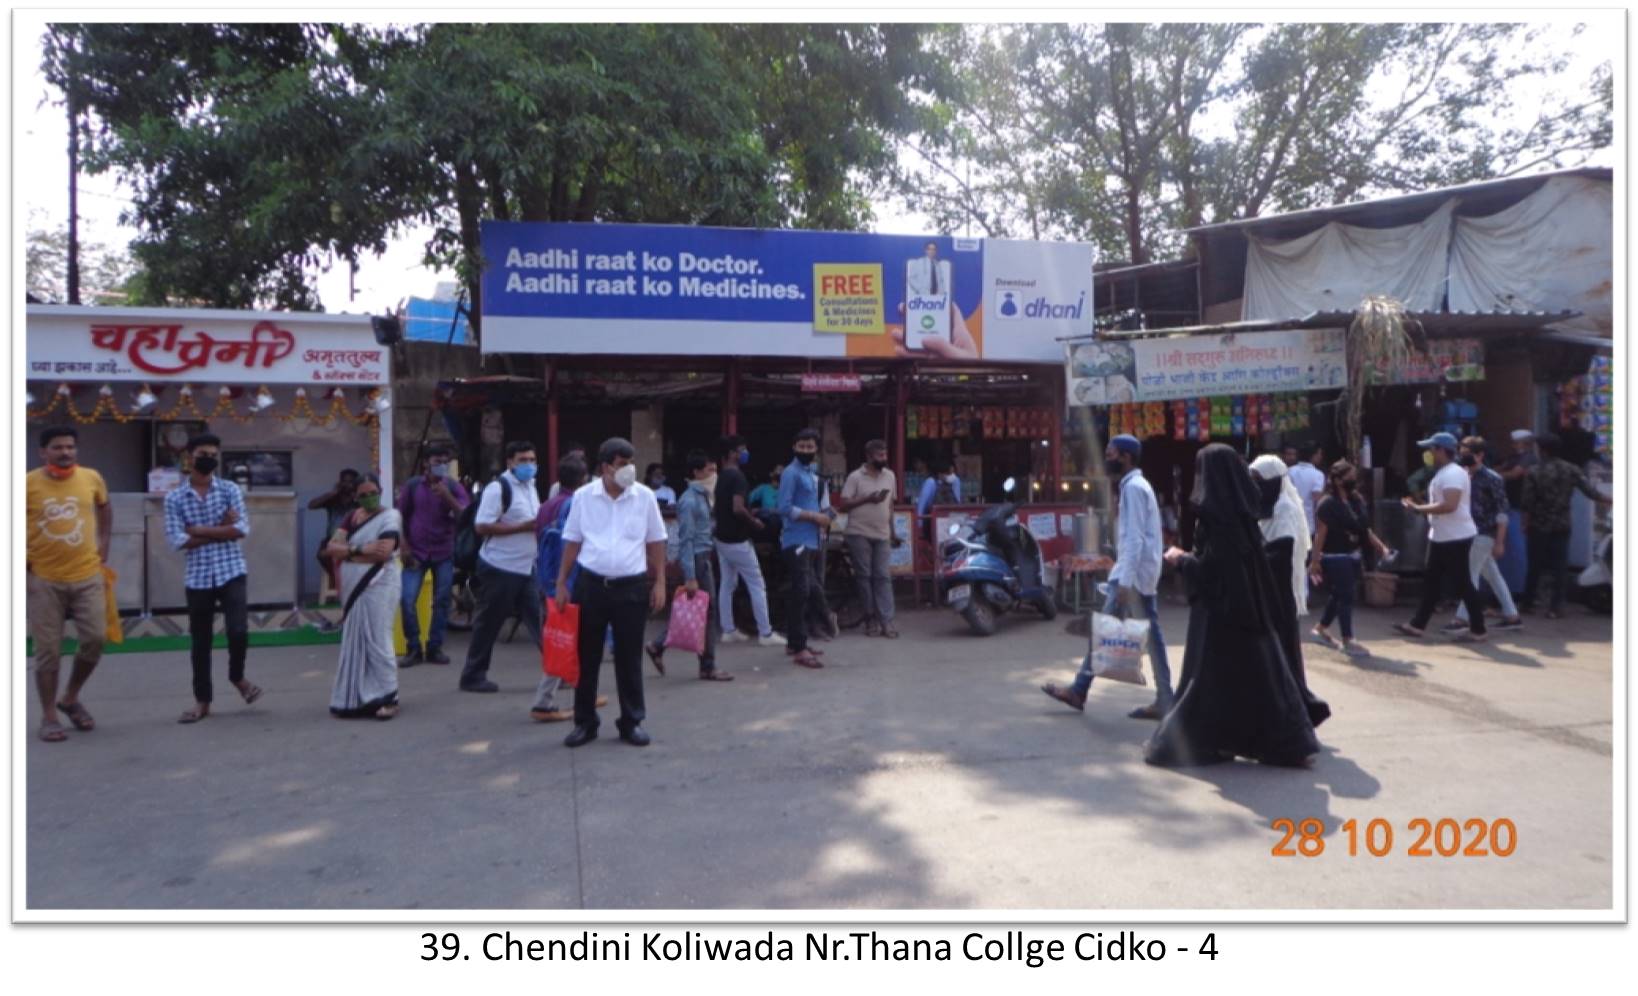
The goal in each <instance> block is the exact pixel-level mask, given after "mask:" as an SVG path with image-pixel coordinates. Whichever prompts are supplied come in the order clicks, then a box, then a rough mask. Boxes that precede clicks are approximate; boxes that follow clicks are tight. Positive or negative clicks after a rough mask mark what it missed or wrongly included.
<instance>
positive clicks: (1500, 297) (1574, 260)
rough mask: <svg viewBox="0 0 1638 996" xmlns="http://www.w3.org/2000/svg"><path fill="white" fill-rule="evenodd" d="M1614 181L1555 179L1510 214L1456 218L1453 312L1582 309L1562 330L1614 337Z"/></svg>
mask: <svg viewBox="0 0 1638 996" xmlns="http://www.w3.org/2000/svg"><path fill="white" fill-rule="evenodd" d="M1613 194H1614V191H1613V187H1612V186H1611V184H1609V183H1607V182H1605V181H1601V180H1595V179H1592V178H1590V177H1582V176H1555V177H1552V178H1551V179H1549V180H1548V181H1547V182H1546V183H1544V184H1542V186H1541V189H1539V190H1537V191H1536V192H1535V193H1533V194H1531V195H1530V196H1529V197H1526V198H1525V199H1524V200H1522V201H1519V202H1518V203H1517V204H1515V205H1513V206H1512V207H1510V208H1507V209H1506V210H1503V211H1498V212H1496V213H1495V214H1492V215H1486V216H1485V217H1482V218H1462V217H1458V218H1457V219H1456V234H1455V237H1454V239H1453V240H1452V243H1451V251H1450V310H1452V311H1497V310H1502V311H1549V312H1552V311H1563V310H1564V309H1566V308H1568V309H1571V310H1574V311H1579V312H1581V313H1582V317H1580V318H1572V319H1568V320H1566V321H1563V322H1559V323H1556V325H1555V327H1557V328H1563V329H1571V330H1575V331H1585V332H1593V333H1597V334H1600V335H1610V334H1611V332H1612V323H1611V314H1612V310H1611V303H1612V294H1613V287H1612V285H1611V280H1612V279H1613V277H1614V269H1613V266H1614V257H1613V255H1612V239H1613V236H1614V232H1613V229H1612V221H1611V219H1612V218H1613V217H1614V214H1613V202H1612V197H1613Z"/></svg>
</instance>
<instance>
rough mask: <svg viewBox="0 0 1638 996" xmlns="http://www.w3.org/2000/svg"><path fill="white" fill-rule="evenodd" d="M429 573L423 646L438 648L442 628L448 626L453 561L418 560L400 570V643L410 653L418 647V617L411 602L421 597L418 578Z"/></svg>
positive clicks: (419, 635) (419, 632) (419, 647)
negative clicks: (429, 615)
mask: <svg viewBox="0 0 1638 996" xmlns="http://www.w3.org/2000/svg"><path fill="white" fill-rule="evenodd" d="M429 570H430V571H431V572H432V623H431V625H430V626H428V627H427V646H429V647H442V646H443V645H444V631H445V630H446V629H448V627H449V603H450V597H451V592H452V591H453V590H454V588H455V562H454V561H453V560H450V559H448V558H445V559H443V560H430V561H429V560H421V561H417V562H416V566H415V567H413V568H408V567H406V568H405V569H404V591H403V594H402V596H401V597H400V598H399V608H400V609H401V610H402V611H403V615H404V645H405V646H407V647H408V648H409V651H410V653H414V652H415V651H417V650H419V649H421V620H420V619H419V618H417V616H416V614H415V603H416V602H417V601H419V600H420V598H421V581H422V578H423V576H424V575H425V574H426V572H427V571H429Z"/></svg>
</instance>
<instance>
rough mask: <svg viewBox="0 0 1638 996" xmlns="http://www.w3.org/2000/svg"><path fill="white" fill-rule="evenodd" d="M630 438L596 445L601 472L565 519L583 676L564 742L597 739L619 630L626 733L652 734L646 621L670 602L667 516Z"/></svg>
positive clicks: (560, 594) (561, 594) (563, 581)
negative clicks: (647, 723) (601, 682)
mask: <svg viewBox="0 0 1638 996" xmlns="http://www.w3.org/2000/svg"><path fill="white" fill-rule="evenodd" d="M636 455H637V451H636V449H635V448H633V447H632V445H631V443H630V442H628V441H626V440H624V439H620V438H619V437H615V438H612V439H608V440H605V441H604V442H603V445H602V447H600V448H599V450H598V453H597V461H598V464H599V465H600V466H601V467H602V474H601V475H600V476H599V477H597V478H596V479H595V480H593V481H592V482H591V483H590V484H587V485H586V486H585V487H583V488H581V489H580V490H579V491H576V492H575V496H574V503H573V504H571V505H570V506H569V519H568V521H567V522H565V523H564V524H563V561H562V563H561V565H559V567H558V571H557V595H556V601H557V605H558V607H559V608H563V607H566V606H567V605H568V604H569V601H570V598H569V596H570V590H569V575H570V573H571V572H573V571H574V569H575V567H576V566H578V567H579V568H580V574H579V576H578V577H577V578H576V579H575V582H574V591H573V595H574V601H575V603H577V604H578V605H579V606H580V642H579V650H580V684H579V686H578V687H577V688H576V689H575V693H574V731H573V732H572V733H570V734H569V735H568V736H567V737H565V738H564V740H563V746H565V747H580V746H583V745H585V744H588V743H590V742H592V741H593V740H595V739H597V727H598V724H599V720H598V718H597V679H598V672H599V671H601V670H602V667H603V636H604V633H605V632H607V631H608V630H610V629H612V630H613V631H614V684H615V690H616V691H617V692H618V694H619V696H620V718H619V719H617V720H616V721H615V724H614V725H615V728H616V729H618V730H619V731H620V739H621V740H624V741H625V742H626V743H628V744H631V745H632V746H634V747H646V746H648V744H649V742H650V740H649V735H648V733H647V732H646V731H644V730H643V727H642V723H643V720H644V719H645V718H646V716H647V712H646V710H645V708H644V704H643V624H644V622H645V621H646V620H647V619H648V615H649V613H651V612H659V611H660V610H661V609H663V608H665V540H666V531H665V520H664V519H663V518H661V517H660V505H659V503H658V502H656V501H655V500H654V492H652V491H650V490H649V489H648V488H647V487H645V486H644V485H643V484H641V483H639V482H638V480H637V468H636V467H635V466H634V465H633V464H632V462H631V461H632V458H633V457H635V456H636Z"/></svg>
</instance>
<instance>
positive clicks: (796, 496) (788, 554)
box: [779, 429, 831, 667]
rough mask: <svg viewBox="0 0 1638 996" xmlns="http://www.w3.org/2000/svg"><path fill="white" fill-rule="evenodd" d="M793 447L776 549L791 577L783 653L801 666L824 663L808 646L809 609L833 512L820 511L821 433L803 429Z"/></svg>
mask: <svg viewBox="0 0 1638 996" xmlns="http://www.w3.org/2000/svg"><path fill="white" fill-rule="evenodd" d="M792 449H793V450H794V452H795V453H796V459H794V460H792V461H791V463H790V466H788V467H786V468H785V473H784V475H783V476H782V477H780V479H779V517H780V518H781V519H783V520H784V527H783V529H782V530H781V532H780V536H779V546H780V553H781V555H782V556H783V558H784V560H785V572H786V574H787V575H788V576H789V578H790V595H789V598H788V600H787V602H786V606H785V631H786V632H785V636H786V640H787V646H786V648H785V652H786V653H787V654H790V655H791V657H792V663H795V664H799V665H801V666H802V667H823V666H824V665H823V664H821V663H819V656H820V652H819V651H817V650H814V649H812V648H811V647H809V646H808V626H807V620H806V615H807V610H808V603H809V602H810V601H812V600H813V599H814V598H815V596H817V597H818V599H819V600H821V601H822V600H823V599H824V591H823V589H820V588H819V587H818V586H817V584H816V583H815V581H816V579H815V575H814V567H813V562H814V559H815V558H816V557H817V556H818V555H819V544H820V543H821V542H822V537H823V530H826V529H829V528H830V521H831V516H829V515H826V514H825V513H824V512H821V511H819V475H818V473H817V471H816V470H815V468H814V465H813V464H814V461H815V460H817V459H818V458H819V432H818V430H816V429H803V430H802V431H801V432H798V433H797V434H796V442H795V443H794V444H793V446H792Z"/></svg>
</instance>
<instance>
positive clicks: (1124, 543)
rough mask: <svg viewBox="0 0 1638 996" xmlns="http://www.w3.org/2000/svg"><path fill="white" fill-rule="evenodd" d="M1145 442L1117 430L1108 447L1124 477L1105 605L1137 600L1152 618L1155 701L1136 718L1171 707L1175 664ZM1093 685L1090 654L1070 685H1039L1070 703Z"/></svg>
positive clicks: (1118, 475)
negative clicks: (1164, 619)
mask: <svg viewBox="0 0 1638 996" xmlns="http://www.w3.org/2000/svg"><path fill="white" fill-rule="evenodd" d="M1142 459H1143V444H1142V443H1141V442H1139V441H1138V439H1137V437H1135V436H1126V435H1121V436H1116V437H1115V438H1114V439H1111V440H1110V441H1109V447H1108V449H1106V450H1105V451H1104V460H1105V463H1106V465H1107V468H1108V471H1109V476H1110V477H1111V478H1114V479H1116V480H1118V481H1120V511H1119V517H1118V519H1117V521H1116V527H1115V538H1116V559H1115V560H1114V562H1113V563H1111V562H1110V561H1109V559H1108V558H1107V557H1105V558H1103V563H1102V566H1103V567H1105V568H1107V569H1108V571H1109V597H1108V599H1107V600H1106V602H1105V604H1104V608H1103V611H1104V612H1105V613H1106V614H1108V615H1119V614H1121V613H1122V610H1123V609H1124V608H1126V607H1128V606H1132V605H1133V604H1134V603H1137V604H1141V605H1142V606H1143V611H1144V614H1145V615H1147V616H1148V618H1149V659H1150V660H1151V661H1152V662H1153V663H1154V669H1155V701H1154V703H1153V704H1151V705H1146V706H1142V707H1139V708H1137V709H1134V710H1132V712H1131V713H1129V715H1130V716H1131V717H1132V718H1133V719H1159V718H1160V717H1162V716H1163V715H1165V714H1166V711H1167V710H1168V709H1170V708H1171V707H1172V699H1173V692H1172V670H1171V667H1170V666H1169V665H1168V664H1167V661H1166V641H1165V640H1164V639H1162V637H1161V635H1160V604H1159V601H1158V598H1157V594H1158V592H1159V589H1160V562H1161V554H1162V542H1161V539H1162V538H1161V531H1160V503H1159V502H1157V501H1156V500H1155V492H1154V489H1153V488H1151V487H1150V486H1149V482H1148V481H1147V480H1145V479H1144V477H1143V471H1142V470H1140V469H1139V466H1138V465H1139V463H1140V462H1141V461H1142ZM1091 687H1092V654H1091V652H1090V651H1089V652H1088V653H1087V655H1086V657H1085V658H1084V659H1083V660H1082V661H1081V670H1080V673H1078V674H1076V675H1075V681H1074V683H1073V684H1071V685H1070V686H1069V687H1068V688H1063V687H1060V686H1059V685H1057V684H1054V683H1050V682H1049V683H1048V684H1045V685H1042V686H1041V691H1043V692H1045V693H1047V694H1048V695H1050V696H1051V697H1052V698H1055V699H1057V700H1058V701H1059V702H1062V703H1064V704H1065V705H1067V706H1069V707H1070V708H1072V709H1084V708H1086V693H1087V692H1088V691H1089V690H1090V689H1091Z"/></svg>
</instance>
